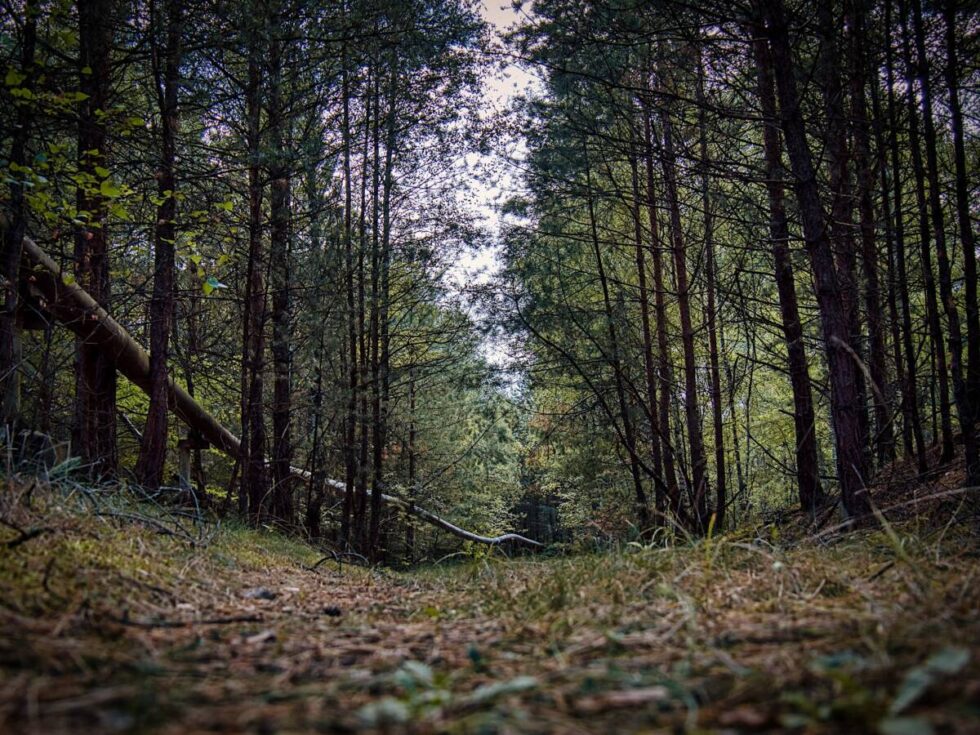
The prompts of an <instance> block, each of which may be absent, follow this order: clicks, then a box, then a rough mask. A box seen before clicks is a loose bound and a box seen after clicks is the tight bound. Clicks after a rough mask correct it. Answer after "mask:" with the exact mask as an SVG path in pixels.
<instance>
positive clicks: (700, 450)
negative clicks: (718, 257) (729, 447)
mask: <svg viewBox="0 0 980 735" xmlns="http://www.w3.org/2000/svg"><path fill="white" fill-rule="evenodd" d="M662 125H663V138H664V143H663V152H662V153H663V155H662V157H661V164H662V166H663V172H664V188H665V192H666V195H667V206H668V209H669V211H670V232H671V241H672V244H673V252H674V275H675V277H676V278H677V310H678V312H679V313H680V319H681V342H682V344H683V347H684V407H685V417H686V419H687V440H688V443H689V444H690V451H691V481H692V484H693V487H692V503H693V510H694V518H695V523H696V524H697V530H698V531H699V532H700V533H705V532H706V531H707V530H708V492H709V488H708V459H707V456H706V455H705V451H704V439H703V437H702V436H701V409H700V405H699V402H698V382H697V361H696V358H695V354H694V325H693V322H692V321H691V294H690V284H689V283H688V274H687V248H686V245H685V242H684V231H683V224H682V220H681V209H680V199H679V194H678V191H677V158H676V154H675V152H674V138H673V124H672V123H671V120H670V112H669V110H665V111H663V113H662Z"/></svg>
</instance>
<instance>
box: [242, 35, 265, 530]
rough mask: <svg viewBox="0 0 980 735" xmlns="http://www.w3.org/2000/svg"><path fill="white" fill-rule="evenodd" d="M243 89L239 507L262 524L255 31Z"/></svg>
mask: <svg viewBox="0 0 980 735" xmlns="http://www.w3.org/2000/svg"><path fill="white" fill-rule="evenodd" d="M251 44H252V47H251V48H250V49H249V59H248V82H247V86H246V90H245V109H246V115H247V133H246V135H247V140H246V144H247V146H248V241H249V245H248V282H247V284H246V295H245V359H244V360H243V362H242V370H243V371H244V372H245V375H244V379H243V385H244V394H243V403H244V405H243V411H242V429H243V432H244V433H245V438H246V440H247V450H246V453H245V457H244V458H243V460H242V480H241V494H240V501H239V505H240V508H241V510H242V512H243V514H244V515H246V516H247V517H248V518H249V519H250V520H252V522H258V521H259V520H260V519H261V518H262V517H263V515H264V510H263V504H264V503H265V499H266V495H267V494H268V491H269V478H268V474H267V470H266V459H265V454H266V451H265V447H266V436H265V417H264V409H265V406H264V404H263V396H264V390H263V385H264V381H263V370H264V363H265V317H266V296H265V267H266V266H265V252H264V248H263V245H262V181H261V140H260V122H261V114H262V107H261V104H262V101H261V86H260V74H261V70H260V66H259V59H260V55H261V53H262V51H261V49H260V48H259V47H258V33H257V32H254V31H253V35H252V38H251Z"/></svg>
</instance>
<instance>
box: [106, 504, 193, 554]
mask: <svg viewBox="0 0 980 735" xmlns="http://www.w3.org/2000/svg"><path fill="white" fill-rule="evenodd" d="M95 515H97V516H102V517H106V518H121V519H123V520H127V521H133V522H135V523H142V524H144V525H146V526H150V527H151V528H153V529H154V530H156V531H159V532H160V533H162V534H164V535H165V536H174V537H176V538H179V539H183V540H184V541H186V542H187V543H189V544H190V545H191V546H197V542H196V541H194V539H193V538H192V537H191V535H190V534H188V533H187V532H186V531H184V529H182V528H181V529H180V530H179V531H177V530H175V529H173V528H169V527H168V526H165V525H164V524H163V523H160V521H157V520H154V519H153V518H147V517H146V516H141V515H136V514H135V513H117V512H114V511H107V510H105V511H99V512H97V513H95Z"/></svg>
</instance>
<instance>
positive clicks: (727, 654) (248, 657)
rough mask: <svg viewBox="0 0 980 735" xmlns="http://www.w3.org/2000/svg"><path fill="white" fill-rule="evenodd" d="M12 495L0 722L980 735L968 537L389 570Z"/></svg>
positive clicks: (253, 534) (978, 603)
mask: <svg viewBox="0 0 980 735" xmlns="http://www.w3.org/2000/svg"><path fill="white" fill-rule="evenodd" d="M4 492H5V493H6V495H5V496H4V499H3V501H2V504H3V507H2V508H0V510H2V511H3V514H2V518H3V519H4V521H5V525H4V526H3V527H2V528H0V732H4V733H45V734H47V733H62V732H65V733H67V732H72V733H85V732H98V733H111V732H140V733H142V732H153V733H173V734H174V735H176V734H178V733H180V734H185V733H205V732H207V733H231V732H250V733H251V732H254V733H290V732H296V733H299V732H363V731H380V732H413V733H428V732H460V733H464V732H473V733H495V732H496V733H505V732H511V733H552V732H555V733H557V732H561V733H575V732H583V733H584V732H595V733H613V732H636V731H644V732H658V731H664V732H731V733H738V732H756V731H780V732H855V733H856V732H870V733H874V732H878V733H882V734H883V735H920V734H925V733H952V732H980V553H978V543H977V539H976V536H974V535H971V533H972V532H971V530H970V529H969V527H968V526H967V525H964V524H960V525H938V526H929V525H923V521H920V520H917V518H918V517H915V518H911V519H906V520H903V521H899V522H897V523H896V524H895V525H886V526H885V527H883V528H879V529H877V530H874V531H863V532H857V533H851V534H848V535H843V536H834V535H833V534H830V535H825V536H823V537H820V538H816V539H808V540H804V541H797V542H794V543H792V544H789V543H788V542H786V541H782V542H780V541H778V538H779V536H778V532H776V531H774V530H773V529H771V528H770V529H759V530H757V532H755V533H752V534H748V533H747V534H743V535H742V536H739V537H735V536H730V537H725V538H720V539H714V540H705V541H701V542H698V543H697V544H694V545H688V546H684V547H678V548H674V549H668V550H665V549H660V548H652V547H651V548H642V547H635V546H630V547H626V548H623V549H621V550H619V551H606V552H603V553H596V554H580V555H571V556H561V557H551V558H548V557H543V556H537V557H526V558H520V559H516V560H507V559H505V558H503V557H500V556H493V557H490V556H484V555H475V556H473V557H470V558H468V559H465V560H463V561H461V562H457V563H454V564H452V565H442V566H434V567H429V568H424V569H419V570H414V571H410V572H393V571H387V570H382V569H377V570H371V569H366V568H363V567H354V566H349V565H344V566H343V567H342V568H340V567H338V565H337V564H336V563H335V562H333V561H328V562H325V563H323V564H321V565H320V566H319V567H318V568H316V569H312V568H311V567H313V565H314V564H315V563H316V562H317V561H318V559H319V558H320V555H319V554H318V552H317V551H315V550H314V549H312V548H310V547H308V546H306V545H303V544H301V543H298V542H296V541H292V540H289V539H287V538H285V537H283V536H281V535H278V534H276V533H273V532H263V531H257V530H246V529H243V528H232V527H224V528H220V529H218V528H215V527H210V528H207V529H198V530H193V529H192V528H191V527H190V526H188V525H187V524H186V523H185V524H183V525H178V524H177V523H176V522H175V521H173V520H172V518H171V517H169V516H166V515H157V516H151V515H150V514H149V512H148V511H145V510H143V509H139V508H136V509H134V508H126V507H121V506H119V505H112V504H111V503H110V501H108V500H106V499H99V498H97V497H95V496H94V495H91V493H90V491H82V490H78V489H76V490H73V491H72V490H65V489H64V488H63V487H62V488H61V489H58V490H52V489H44V488H39V487H35V486H34V484H33V483H8V487H7V488H5V490H4ZM79 498H81V500H83V501H84V506H85V507H88V508H90V510H89V511H87V512H84V513H83V512H80V511H79ZM93 509H94V510H93ZM96 513H98V514H100V515H96ZM944 517H945V516H944ZM34 531H38V533H36V534H33V532H34ZM763 536H764V539H763V538H761V537H763ZM192 542H193V543H192Z"/></svg>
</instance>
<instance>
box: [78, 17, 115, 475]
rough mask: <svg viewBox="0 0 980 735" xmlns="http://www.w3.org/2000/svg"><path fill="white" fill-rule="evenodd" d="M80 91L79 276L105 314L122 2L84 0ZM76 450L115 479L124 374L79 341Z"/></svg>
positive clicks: (93, 469)
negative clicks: (116, 40)
mask: <svg viewBox="0 0 980 735" xmlns="http://www.w3.org/2000/svg"><path fill="white" fill-rule="evenodd" d="M77 6H78V24H79V36H78V38H79V49H78V51H79V55H78V68H79V91H80V92H81V93H83V94H85V95H86V98H85V99H84V100H83V101H82V102H81V103H80V106H79V107H80V109H79V114H78V170H79V173H80V174H81V176H82V177H84V183H82V184H81V185H79V187H78V193H77V207H78V211H79V212H84V213H85V214H86V215H87V216H86V217H85V219H84V221H85V224H84V225H82V226H79V227H78V228H77V229H76V232H75V278H76V279H77V280H78V283H79V284H81V285H82V287H83V288H84V289H86V290H87V291H88V292H89V294H91V295H92V297H93V298H94V299H95V300H96V301H97V302H98V303H99V304H100V305H101V306H102V307H104V308H106V309H108V308H109V305H110V301H111V290H110V283H109V253H108V242H109V241H108V238H107V236H106V198H105V196H103V194H102V193H101V182H102V180H103V179H104V177H102V176H99V174H98V172H97V169H100V168H106V165H105V164H106V162H107V161H106V137H107V132H106V119H107V117H106V115H105V114H104V111H105V110H108V109H109V94H110V82H111V78H110V75H111V68H110V58H109V56H110V51H111V48H112V23H113V22H114V17H115V11H116V3H115V1H114V0H78V3H77ZM73 444H74V446H75V448H76V450H77V452H78V454H79V455H80V456H81V458H82V461H83V462H85V464H86V465H88V466H89V469H90V472H91V474H92V476H93V477H105V476H109V475H112V474H114V473H115V471H116V463H117V449H116V371H115V369H114V367H113V365H112V363H111V361H110V360H109V358H108V357H107V356H106V355H105V354H104V353H102V352H101V351H100V350H99V349H97V348H96V347H94V346H93V345H90V344H86V343H85V342H83V341H78V342H76V367H75V426H74V432H73Z"/></svg>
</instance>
